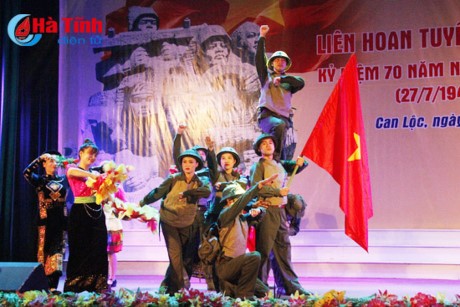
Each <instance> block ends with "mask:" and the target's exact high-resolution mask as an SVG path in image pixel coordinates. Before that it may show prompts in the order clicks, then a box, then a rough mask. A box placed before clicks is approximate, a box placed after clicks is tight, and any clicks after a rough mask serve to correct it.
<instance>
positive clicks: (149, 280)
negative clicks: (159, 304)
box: [59, 275, 460, 301]
mask: <svg viewBox="0 0 460 307" xmlns="http://www.w3.org/2000/svg"><path fill="white" fill-rule="evenodd" d="M162 279H163V276H158V275H157V276H151V275H121V276H117V287H116V288H114V290H117V289H119V288H127V289H130V290H137V289H138V288H139V289H140V290H141V291H148V292H155V291H157V290H158V288H159V285H160V283H161V280H162ZM299 280H300V282H301V284H302V286H303V287H304V288H305V289H306V290H309V291H311V292H313V293H315V294H319V295H323V294H324V293H326V292H328V291H329V290H337V291H346V296H347V297H364V296H369V295H372V294H375V293H378V292H379V290H381V291H382V292H383V291H385V290H388V293H391V294H396V295H398V296H399V297H401V298H402V297H404V296H409V297H412V296H414V295H415V294H417V293H418V292H422V293H425V294H431V295H432V296H438V295H443V296H444V297H445V298H446V299H448V300H449V301H453V300H455V295H456V294H459V295H460V280H435V279H390V278H382V279H376V278H339V277H336V278H300V279H299ZM191 283H192V288H194V289H199V290H203V291H204V290H206V281H205V280H204V279H201V280H200V279H197V278H192V280H191ZM270 284H271V285H272V284H273V281H272V280H270ZM63 285H64V277H63V278H62V279H61V280H60V282H59V290H61V291H62V287H63Z"/></svg>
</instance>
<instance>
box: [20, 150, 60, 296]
mask: <svg viewBox="0 0 460 307" xmlns="http://www.w3.org/2000/svg"><path fill="white" fill-rule="evenodd" d="M40 161H41V160H40V158H37V159H35V160H34V161H32V163H30V164H29V166H27V168H26V169H25V170H24V177H25V179H26V180H27V181H28V182H29V183H30V184H31V185H32V186H34V187H35V191H36V193H37V196H38V212H39V219H38V250H37V260H38V262H40V263H42V264H43V266H44V269H45V274H46V276H47V278H48V285H49V287H50V289H56V288H57V287H58V283H59V278H60V277H61V276H62V263H63V258H64V252H65V233H66V226H67V207H66V196H67V183H66V180H65V177H64V176H57V175H39V174H38V168H39V167H40V164H41V162H40Z"/></svg>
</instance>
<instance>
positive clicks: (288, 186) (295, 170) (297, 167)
mask: <svg viewBox="0 0 460 307" xmlns="http://www.w3.org/2000/svg"><path fill="white" fill-rule="evenodd" d="M298 169H299V166H298V165H297V164H296V165H295V167H294V171H292V174H291V177H289V180H288V182H287V184H286V188H290V187H291V183H292V180H293V179H294V176H295V174H296V173H297V170H298Z"/></svg>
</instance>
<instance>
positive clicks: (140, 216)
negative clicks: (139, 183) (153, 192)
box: [109, 189, 160, 232]
mask: <svg viewBox="0 0 460 307" xmlns="http://www.w3.org/2000/svg"><path fill="white" fill-rule="evenodd" d="M120 191H122V190H121V189H120ZM109 204H110V205H111V206H112V210H113V213H114V214H115V216H116V217H118V218H119V219H122V220H124V221H129V220H133V219H137V220H138V221H140V222H143V223H147V227H148V228H149V229H150V230H151V231H152V232H156V231H157V229H158V221H159V220H160V212H159V211H158V210H157V209H155V208H153V207H150V206H143V207H140V206H139V204H136V203H130V202H127V201H123V199H122V198H121V197H115V198H114V199H113V201H110V202H109Z"/></svg>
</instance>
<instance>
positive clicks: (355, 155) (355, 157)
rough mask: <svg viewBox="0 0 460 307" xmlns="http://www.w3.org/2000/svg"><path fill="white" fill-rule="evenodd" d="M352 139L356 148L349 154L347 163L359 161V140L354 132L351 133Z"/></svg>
mask: <svg viewBox="0 0 460 307" xmlns="http://www.w3.org/2000/svg"><path fill="white" fill-rule="evenodd" d="M353 137H354V139H355V142H356V145H357V146H358V148H356V150H355V151H354V152H353V153H352V154H351V156H349V157H348V162H351V161H356V160H361V138H360V137H359V134H357V133H356V132H353Z"/></svg>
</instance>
